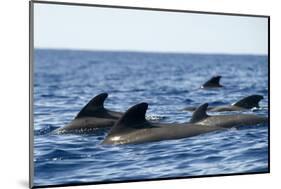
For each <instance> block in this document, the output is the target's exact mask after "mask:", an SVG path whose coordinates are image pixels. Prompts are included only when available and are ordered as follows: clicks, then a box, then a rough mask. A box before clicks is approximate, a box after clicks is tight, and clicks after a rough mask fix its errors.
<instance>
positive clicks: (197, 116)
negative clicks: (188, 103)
mask: <svg viewBox="0 0 281 189" xmlns="http://www.w3.org/2000/svg"><path fill="white" fill-rule="evenodd" d="M207 108H208V103H205V104H202V105H200V106H199V107H198V108H196V110H195V111H194V112H193V114H192V117H191V119H190V123H195V122H198V121H201V120H203V119H205V118H207V117H208V115H207V113H206V111H207Z"/></svg>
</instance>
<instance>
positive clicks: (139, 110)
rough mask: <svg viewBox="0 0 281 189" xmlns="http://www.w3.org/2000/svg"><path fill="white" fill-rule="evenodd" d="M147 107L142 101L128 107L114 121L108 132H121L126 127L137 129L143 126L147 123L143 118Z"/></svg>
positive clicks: (126, 128)
mask: <svg viewBox="0 0 281 189" xmlns="http://www.w3.org/2000/svg"><path fill="white" fill-rule="evenodd" d="M147 108H148V104H147V103H145V102H143V103H140V104H136V105H134V106H132V107H131V108H129V109H128V110H127V111H126V112H125V114H124V115H123V116H122V117H121V118H120V119H119V120H118V121H117V122H116V123H115V125H114V126H113V127H112V129H111V131H110V132H109V134H114V133H116V132H122V131H125V130H128V129H138V128H143V127H145V126H146V125H147V124H145V123H148V122H147V120H146V119H145V113H146V110H147Z"/></svg>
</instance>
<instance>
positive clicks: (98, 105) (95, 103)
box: [75, 93, 108, 118]
mask: <svg viewBox="0 0 281 189" xmlns="http://www.w3.org/2000/svg"><path fill="white" fill-rule="evenodd" d="M107 96H108V94H107V93H101V94H99V95H97V96H95V97H94V98H93V99H92V100H90V102H88V104H87V105H86V106H84V107H83V108H82V110H81V111H80V112H79V113H78V114H77V116H76V117H75V118H81V117H87V116H93V113H95V112H96V111H97V110H101V109H104V106H103V104H104V101H105V99H106V98H107Z"/></svg>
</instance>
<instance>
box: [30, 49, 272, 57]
mask: <svg viewBox="0 0 281 189" xmlns="http://www.w3.org/2000/svg"><path fill="white" fill-rule="evenodd" d="M36 49H38V50H61V51H63V50H65V51H87V52H130V53H155V54H157V53H158V54H205V55H242V56H268V53H248V52H246V53H242V52H238V53H231V52H192V51H189V52H186V51H161V50H160V51H153V50H151V51H149V50H128V49H118V50H117V49H87V48H66V47H34V50H36Z"/></svg>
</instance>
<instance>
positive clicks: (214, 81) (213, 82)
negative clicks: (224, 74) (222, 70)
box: [201, 75, 223, 89]
mask: <svg viewBox="0 0 281 189" xmlns="http://www.w3.org/2000/svg"><path fill="white" fill-rule="evenodd" d="M220 79H221V76H220V75H217V76H213V77H212V78H211V79H209V80H208V81H207V82H205V83H204V84H203V85H202V86H201V88H202V89H208V88H220V87H223V86H222V85H221V84H220Z"/></svg>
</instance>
